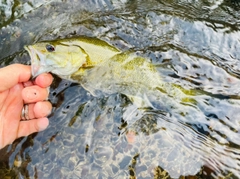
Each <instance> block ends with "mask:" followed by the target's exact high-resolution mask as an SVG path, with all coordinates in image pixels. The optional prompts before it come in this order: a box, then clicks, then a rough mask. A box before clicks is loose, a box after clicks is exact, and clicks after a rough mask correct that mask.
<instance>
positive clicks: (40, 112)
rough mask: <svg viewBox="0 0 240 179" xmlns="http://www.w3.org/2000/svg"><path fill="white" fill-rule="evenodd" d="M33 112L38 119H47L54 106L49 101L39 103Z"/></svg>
mask: <svg viewBox="0 0 240 179" xmlns="http://www.w3.org/2000/svg"><path fill="white" fill-rule="evenodd" d="M33 111H34V115H35V117H36V118H41V117H46V116H48V115H49V114H51V112H52V104H51V103H50V102H49V101H39V102H37V103H36V104H35V106H34V108H33Z"/></svg>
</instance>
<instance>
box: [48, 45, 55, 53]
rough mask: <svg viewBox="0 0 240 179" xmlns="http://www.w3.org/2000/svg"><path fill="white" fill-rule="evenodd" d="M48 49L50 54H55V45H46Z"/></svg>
mask: <svg viewBox="0 0 240 179" xmlns="http://www.w3.org/2000/svg"><path fill="white" fill-rule="evenodd" d="M46 49H47V51H48V52H54V51H55V48H54V46H53V45H50V44H47V45H46Z"/></svg>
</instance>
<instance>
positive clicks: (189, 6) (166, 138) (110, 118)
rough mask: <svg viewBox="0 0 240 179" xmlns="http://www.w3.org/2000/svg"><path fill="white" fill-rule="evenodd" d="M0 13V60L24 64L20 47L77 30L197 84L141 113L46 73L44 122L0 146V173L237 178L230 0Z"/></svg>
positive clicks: (236, 9) (22, 7)
mask: <svg viewBox="0 0 240 179" xmlns="http://www.w3.org/2000/svg"><path fill="white" fill-rule="evenodd" d="M0 10H1V11H0V12H1V17H2V18H1V19H0V27H1V30H0V44H1V45H0V54H1V55H0V59H1V66H5V65H8V64H11V63H16V62H21V63H26V64H29V57H28V55H27V54H26V52H25V51H24V50H23V46H24V45H27V44H32V43H34V42H37V41H41V40H46V39H47V40H50V39H56V38H65V37H69V36H78V35H86V36H93V37H98V38H100V39H102V40H105V41H107V42H109V43H110V44H112V45H114V46H116V47H117V48H119V49H121V50H122V51H124V50H129V49H131V50H133V51H135V52H137V53H138V54H139V55H140V56H143V57H147V58H149V59H150V60H151V62H152V63H153V64H154V65H155V66H156V67H157V69H158V71H159V74H160V75H161V77H162V79H163V80H164V81H166V82H170V83H173V84H178V85H180V86H182V87H184V88H186V89H198V90H200V91H202V93H201V95H198V96H196V97H195V101H196V103H179V105H177V106H174V108H172V107H171V105H169V104H171V101H174V100H173V99H172V98H170V97H169V100H168V101H159V103H158V105H159V106H160V107H159V109H161V110H154V111H153V110H145V111H144V110H137V109H136V107H135V106H134V105H133V104H132V103H131V102H130V101H129V100H128V99H127V97H126V96H124V95H121V94H114V95H111V96H109V97H105V98H96V97H93V96H91V95H90V94H89V93H88V92H87V91H85V90H84V89H83V88H81V86H78V85H75V84H71V83H69V82H68V81H64V80H61V79H58V78H57V77H55V82H54V84H53V85H52V88H51V93H50V101H51V102H52V103H53V106H54V110H53V114H52V115H51V117H50V126H49V128H48V129H47V130H46V131H44V132H41V133H38V134H34V135H31V136H29V137H26V138H23V139H19V140H17V141H16V142H15V143H14V144H13V145H11V146H9V147H6V148H5V149H3V150H1V151H0V155H1V158H0V176H1V177H2V178H3V177H6V178H7V177H10V176H11V177H12V178H14V177H16V178H57V177H59V178H130V177H131V176H136V177H137V178H154V177H155V178H157V177H158V178H163V176H167V178H170V177H171V178H179V177H180V176H190V175H191V176H194V177H193V178H197V177H198V178H210V177H212V178H217V177H219V176H222V177H223V178H240V174H239V173H240V166H239V165H240V164H239V158H240V156H239V155H240V147H239V137H240V134H239V127H240V123H239V116H240V101H239V86H240V81H239V71H240V70H239V69H240V68H239V59H240V53H239V51H240V48H239V47H240V32H239V25H240V21H239V18H238V17H239V14H240V4H238V2H237V1H230V0H229V1H223V0H220V1H213V0H212V1H166V2H165V1H148V2H142V1H88V2H85V1H74V0H72V1H68V2H65V1H36V2H34V1H24V2H19V1H2V2H1V3H0ZM164 169H165V171H167V172H168V174H165V173H164V172H163V170H164ZM132 178H133V177H132Z"/></svg>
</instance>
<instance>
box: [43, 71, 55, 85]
mask: <svg viewBox="0 0 240 179" xmlns="http://www.w3.org/2000/svg"><path fill="white" fill-rule="evenodd" d="M43 75H44V79H45V81H46V82H47V83H49V84H51V83H52V81H53V76H52V75H51V77H49V74H48V73H47V74H43Z"/></svg>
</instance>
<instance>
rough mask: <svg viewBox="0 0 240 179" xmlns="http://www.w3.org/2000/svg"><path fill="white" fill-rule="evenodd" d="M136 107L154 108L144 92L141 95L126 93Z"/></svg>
mask: <svg viewBox="0 0 240 179" xmlns="http://www.w3.org/2000/svg"><path fill="white" fill-rule="evenodd" d="M126 96H127V97H128V98H129V99H130V101H132V103H133V104H135V105H136V106H137V107H138V108H154V107H153V105H152V104H151V102H150V101H149V98H148V97H147V95H146V94H143V95H142V96H134V95H126Z"/></svg>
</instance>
